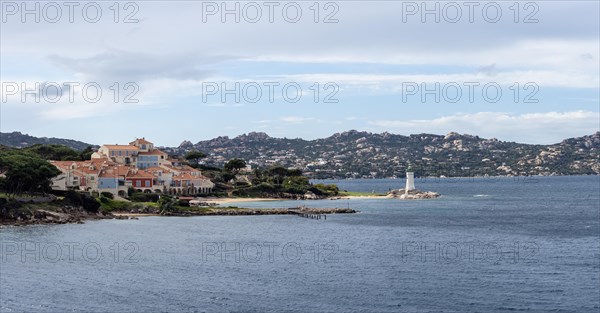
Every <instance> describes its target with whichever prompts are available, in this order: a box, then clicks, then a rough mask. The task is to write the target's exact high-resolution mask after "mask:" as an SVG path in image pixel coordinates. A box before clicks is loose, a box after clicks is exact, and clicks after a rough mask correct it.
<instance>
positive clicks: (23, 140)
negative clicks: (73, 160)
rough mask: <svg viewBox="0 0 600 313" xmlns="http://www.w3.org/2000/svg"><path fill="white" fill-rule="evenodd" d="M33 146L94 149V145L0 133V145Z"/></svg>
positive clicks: (13, 133)
mask: <svg viewBox="0 0 600 313" xmlns="http://www.w3.org/2000/svg"><path fill="white" fill-rule="evenodd" d="M35 144H43V145H63V146H67V147H71V148H73V149H75V150H83V149H85V148H87V147H89V146H93V147H95V145H92V144H89V143H85V142H81V141H77V140H71V139H61V138H54V137H52V138H48V137H41V138H40V137H33V136H29V135H27V134H22V133H20V132H12V133H0V145H3V146H7V147H13V148H25V147H29V146H32V145H35Z"/></svg>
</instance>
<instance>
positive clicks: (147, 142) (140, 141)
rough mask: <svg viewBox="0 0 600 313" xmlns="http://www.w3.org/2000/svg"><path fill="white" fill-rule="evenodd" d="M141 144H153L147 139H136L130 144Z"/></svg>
mask: <svg viewBox="0 0 600 313" xmlns="http://www.w3.org/2000/svg"><path fill="white" fill-rule="evenodd" d="M136 142H137V143H141V144H152V143H151V142H150V141H148V140H146V138H143V137H142V138H136V139H135V140H134V141H132V142H130V143H129V144H130V145H133V144H135V143H136Z"/></svg>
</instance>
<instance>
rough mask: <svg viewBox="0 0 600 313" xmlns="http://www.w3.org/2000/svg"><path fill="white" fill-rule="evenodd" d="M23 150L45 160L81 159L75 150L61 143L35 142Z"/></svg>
mask: <svg viewBox="0 0 600 313" xmlns="http://www.w3.org/2000/svg"><path fill="white" fill-rule="evenodd" d="M24 151H29V152H32V153H35V154H37V155H39V156H40V157H41V158H43V159H45V160H56V161H79V160H80V159H81V157H80V154H79V153H78V152H77V151H75V150H73V149H71V148H69V147H67V146H63V145H40V144H37V145H33V146H31V147H27V148H25V149H24Z"/></svg>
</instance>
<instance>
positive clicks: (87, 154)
mask: <svg viewBox="0 0 600 313" xmlns="http://www.w3.org/2000/svg"><path fill="white" fill-rule="evenodd" d="M93 153H94V149H93V148H92V147H91V146H88V147H87V148H85V149H83V151H81V153H79V159H80V160H81V161H86V160H90V159H91V158H92V154H93Z"/></svg>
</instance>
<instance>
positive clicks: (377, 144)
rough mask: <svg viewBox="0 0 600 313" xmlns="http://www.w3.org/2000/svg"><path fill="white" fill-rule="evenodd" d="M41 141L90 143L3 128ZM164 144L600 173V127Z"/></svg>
mask: <svg viewBox="0 0 600 313" xmlns="http://www.w3.org/2000/svg"><path fill="white" fill-rule="evenodd" d="M36 143H44V144H63V145H66V146H69V147H72V148H75V149H78V150H81V149H84V148H86V147H87V146H90V144H88V143H84V142H80V141H75V140H69V139H58V138H36V137H32V136H28V135H23V134H21V133H19V132H14V133H8V134H6V133H0V144H2V145H6V146H11V147H24V146H28V145H32V144H36ZM161 149H163V150H164V151H166V152H168V153H170V154H174V155H183V154H185V153H186V152H189V151H191V150H200V151H203V152H205V153H207V154H208V157H207V158H206V159H204V163H205V164H206V165H212V166H221V165H223V164H224V163H225V162H226V161H228V160H230V159H232V158H242V159H244V160H246V161H248V162H249V163H250V164H252V165H253V167H268V166H271V165H274V164H279V165H283V166H286V167H295V168H301V169H303V170H304V171H305V172H306V173H307V174H308V175H309V176H310V177H312V178H386V177H403V176H404V173H405V172H406V169H407V167H408V166H409V165H410V166H411V167H412V168H413V170H414V171H415V172H416V175H417V176H442V175H443V176H447V177H452V176H482V175H490V176H494V175H514V176H522V175H577V174H600V162H599V159H600V132H596V133H595V134H592V135H588V136H583V137H578V138H570V139H565V140H563V141H562V142H560V143H557V144H552V145H532V144H521V143H515V142H506V141H499V140H497V139H495V138H492V139H484V138H480V137H478V136H472V135H466V134H458V133H454V132H453V133H449V134H447V135H432V134H417V135H410V136H403V135H395V134H390V133H382V134H373V133H369V132H360V131H355V130H352V131H347V132H343V133H337V134H334V135H333V136H331V137H328V138H323V139H316V140H304V139H287V138H273V137H270V136H269V135H267V134H265V133H256V132H252V133H249V134H244V135H241V136H237V137H235V138H229V137H217V138H214V139H211V140H206V141H200V142H198V143H196V144H194V143H192V142H190V141H184V142H182V143H181V145H179V146H178V147H171V148H169V147H166V148H164V147H163V148H161Z"/></svg>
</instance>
